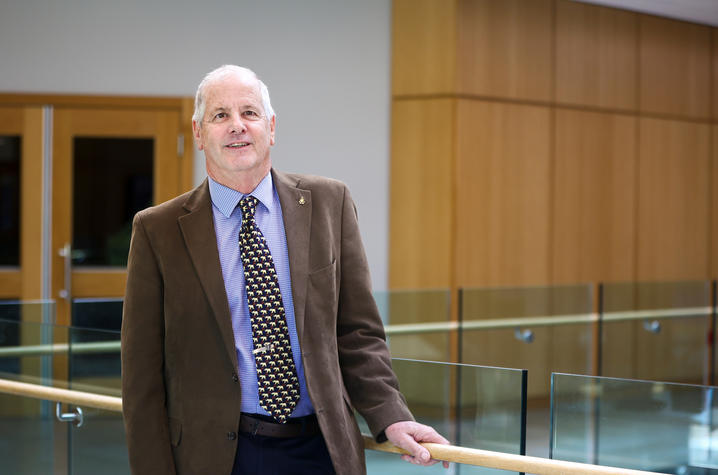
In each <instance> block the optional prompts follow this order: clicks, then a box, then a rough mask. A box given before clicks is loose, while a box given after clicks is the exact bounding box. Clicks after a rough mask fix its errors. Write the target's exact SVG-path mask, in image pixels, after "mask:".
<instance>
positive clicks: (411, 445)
mask: <svg viewBox="0 0 718 475" xmlns="http://www.w3.org/2000/svg"><path fill="white" fill-rule="evenodd" d="M398 442H399V443H398V444H397V445H398V446H399V447H401V448H402V449H404V450H406V451H407V452H409V454H410V455H411V456H413V457H414V458H415V459H416V461H418V462H420V463H427V462H429V461H430V460H431V455H430V454H429V451H428V450H427V449H425V448H424V447H422V446H421V445H419V444H418V443H417V442H416V441H415V440H414V438H413V437H411V436H410V435H407V434H404V436H402V437H401V439H400V440H399V441H398Z"/></svg>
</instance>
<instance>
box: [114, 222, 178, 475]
mask: <svg viewBox="0 0 718 475" xmlns="http://www.w3.org/2000/svg"><path fill="white" fill-rule="evenodd" d="M121 338H122V412H123V416H124V421H125V432H126V438H127V448H128V452H129V459H130V467H131V470H132V473H133V474H135V475H142V474H148V475H149V474H152V475H157V474H162V475H164V474H168V475H169V474H174V473H175V466H174V460H173V457H172V449H171V446H170V434H169V426H168V419H167V408H166V405H165V381H164V319H163V284H162V275H161V272H160V268H159V265H158V260H157V256H156V255H155V253H154V251H153V249H152V244H151V242H150V239H149V238H148V235H147V231H146V229H145V226H144V223H143V221H142V214H141V213H139V214H138V215H136V216H135V219H134V221H133V225H132V240H131V243H130V254H129V258H128V263H127V287H126V292H125V301H124V306H123V314H122V337H121Z"/></svg>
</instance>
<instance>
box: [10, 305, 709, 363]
mask: <svg viewBox="0 0 718 475" xmlns="http://www.w3.org/2000/svg"><path fill="white" fill-rule="evenodd" d="M711 312H712V308H711V307H686V308H669V309H655V310H633V311H626V312H606V313H604V314H603V321H605V322H621V321H628V320H645V319H651V320H660V319H667V318H690V317H699V316H708V315H711ZM598 320H599V316H598V314H596V313H583V314H573V315H553V316H551V315H548V316H534V317H506V318H490V319H486V320H467V321H464V322H456V321H449V322H447V321H445V322H426V323H404V324H397V325H387V326H385V327H384V331H385V332H386V334H387V335H388V336H398V335H416V334H420V333H435V332H446V331H454V330H459V329H461V330H463V331H470V330H499V329H507V328H527V327H543V326H556V325H570V324H578V323H594V322H598ZM69 351H72V352H73V353H75V354H88V353H110V352H117V351H120V341H119V340H113V341H98V342H81V343H72V344H69V343H51V344H44V345H22V346H4V347H0V357H9V356H38V355H46V354H51V353H67V352H69Z"/></svg>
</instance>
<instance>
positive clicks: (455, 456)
mask: <svg viewBox="0 0 718 475" xmlns="http://www.w3.org/2000/svg"><path fill="white" fill-rule="evenodd" d="M0 393H5V394H11V395H16V396H23V397H30V398H34V399H40V400H47V401H54V402H58V403H65V404H71V405H74V406H86V407H91V408H96V409H103V410H109V411H115V412H121V411H122V399H121V398H118V397H111V396H104V395H99V394H93V393H87V392H81V391H74V390H68V389H59V388H51V387H46V386H40V385H37V384H29V383H23V382H17V381H9V380H6V379H0ZM363 437H364V446H365V448H366V449H369V450H378V451H382V452H390V453H397V454H401V453H405V452H404V451H403V450H402V449H399V448H398V447H396V446H394V445H392V444H390V443H388V442H385V443H381V444H379V443H376V442H375V441H374V440H373V439H372V437H371V436H368V435H363ZM422 445H423V446H424V447H426V449H427V450H429V453H430V454H431V456H432V458H434V459H436V460H443V461H447V462H452V463H458V464H464V465H475V466H482V467H488V468H495V469H501V470H510V471H515V472H525V473H534V474H537V475H559V474H562V475H615V474H625V475H651V474H657V473H658V472H646V471H641V470H630V469H625V468H614V467H605V466H599V465H589V464H583V463H575V462H566V461H561V460H552V459H543V458H539V457H529V456H522V455H514V454H507V453H501V452H492V451H488V450H479V449H469V448H466V447H457V446H452V445H440V444H431V443H425V444H422Z"/></svg>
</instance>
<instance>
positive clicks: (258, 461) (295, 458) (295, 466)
mask: <svg viewBox="0 0 718 475" xmlns="http://www.w3.org/2000/svg"><path fill="white" fill-rule="evenodd" d="M275 474H276V475H333V474H334V467H333V466H332V461H331V458H329V452H328V451H327V446H326V444H325V443H324V437H322V435H321V434H317V435H313V436H309V437H292V438H276V437H267V436H263V435H252V434H251V433H244V432H240V433H239V437H238V444H237V454H236V455H235V457H234V468H232V475H275Z"/></svg>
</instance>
